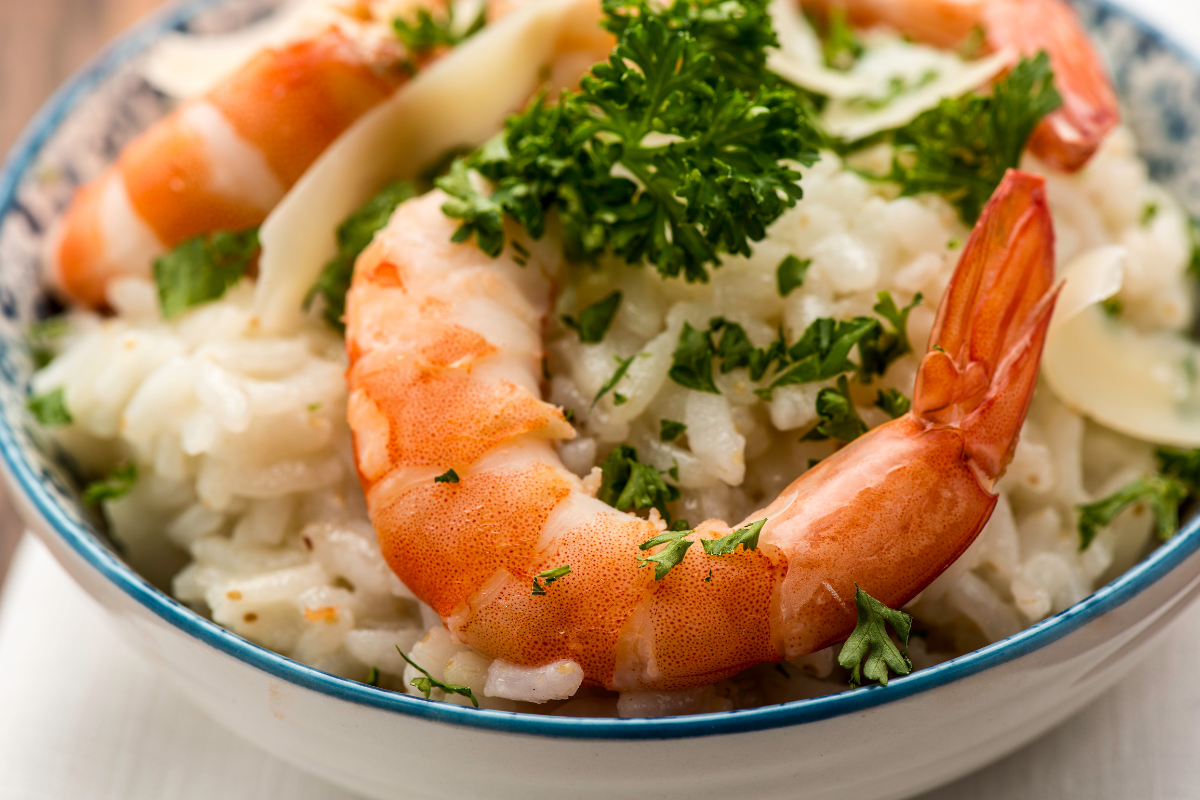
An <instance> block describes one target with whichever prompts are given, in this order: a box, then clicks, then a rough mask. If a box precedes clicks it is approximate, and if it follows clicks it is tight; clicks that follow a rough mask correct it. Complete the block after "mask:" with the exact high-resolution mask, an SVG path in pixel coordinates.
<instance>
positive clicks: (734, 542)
mask: <svg viewBox="0 0 1200 800" xmlns="http://www.w3.org/2000/svg"><path fill="white" fill-rule="evenodd" d="M766 524H767V520H766V518H765V517H764V518H763V519H760V520H758V521H757V522H751V523H750V524H749V525H747V526H746V527H744V528H738V529H737V530H736V531H730V532H729V533H727V534H725V535H724V536H722V537H720V538H719V539H701V540H700V544H701V545H703V547H704V552H705V553H708V554H709V555H710V556H727V555H729V554H730V553H732V552H733V551H734V550H737V547H738V545H739V544H740V545H741V546H742V548H743V549H744V550H756V549H757V548H758V534H759V533H760V532H761V531H762V529H763V525H766Z"/></svg>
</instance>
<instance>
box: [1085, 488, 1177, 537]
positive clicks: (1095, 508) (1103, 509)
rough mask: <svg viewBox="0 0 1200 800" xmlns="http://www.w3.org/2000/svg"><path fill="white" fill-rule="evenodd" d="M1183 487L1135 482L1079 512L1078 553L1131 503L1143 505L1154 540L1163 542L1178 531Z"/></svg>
mask: <svg viewBox="0 0 1200 800" xmlns="http://www.w3.org/2000/svg"><path fill="white" fill-rule="evenodd" d="M1187 493H1188V490H1187V486H1185V485H1184V483H1183V482H1182V481H1180V480H1178V479H1176V478H1172V477H1163V476H1161V475H1151V476H1149V477H1147V478H1139V479H1138V480H1135V481H1133V482H1131V483H1129V484H1126V485H1125V486H1123V487H1121V488H1120V489H1118V490H1117V491H1115V492H1113V493H1112V494H1110V495H1109V496H1108V497H1104V498H1101V499H1100V500H1097V501H1096V502H1094V503H1087V504H1084V505H1080V506H1076V508H1077V509H1079V549H1080V550H1086V549H1088V547H1089V546H1090V545H1091V543H1092V540H1093V539H1095V538H1096V534H1097V533H1098V532H1099V531H1100V529H1101V528H1103V527H1105V526H1107V525H1110V524H1111V523H1112V521H1113V520H1114V519H1116V517H1117V515H1118V514H1120V513H1121V512H1122V511H1124V510H1125V509H1127V508H1129V507H1130V506H1132V505H1133V504H1134V503H1139V502H1141V503H1145V504H1146V505H1147V506H1149V507H1150V510H1151V512H1153V514H1154V521H1155V524H1156V527H1157V529H1158V538H1159V539H1161V540H1162V541H1164V542H1165V541H1166V540H1167V539H1170V538H1171V537H1172V536H1174V535H1175V532H1176V531H1177V530H1179V504H1180V503H1181V502H1182V501H1183V499H1184V498H1185V497H1187Z"/></svg>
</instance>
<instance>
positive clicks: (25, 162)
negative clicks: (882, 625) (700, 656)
mask: <svg viewBox="0 0 1200 800" xmlns="http://www.w3.org/2000/svg"><path fill="white" fill-rule="evenodd" d="M220 2H222V0H191V2H181V3H180V4H178V5H177V6H174V7H169V8H168V9H166V10H164V11H163V12H160V13H157V14H155V15H152V16H151V17H150V18H148V19H147V20H146V21H144V22H142V23H140V24H139V25H137V26H135V27H134V28H133V29H131V30H130V31H129V32H127V33H126V34H124V35H122V36H121V37H119V38H118V39H117V40H116V41H115V42H113V43H112V44H111V45H110V46H109V47H107V48H106V49H105V50H104V51H102V52H101V53H100V54H99V55H98V56H97V57H95V58H94V59H92V60H91V61H90V62H88V63H87V64H86V65H85V66H84V67H82V68H81V69H80V70H79V71H78V72H76V73H75V74H74V75H73V76H72V77H71V78H70V79H69V80H68V81H67V82H66V83H65V84H64V85H63V86H62V87H61V88H60V89H59V90H58V91H57V92H56V93H55V94H54V95H53V96H52V97H51V98H50V99H49V100H48V101H47V102H46V104H45V105H44V106H43V107H42V108H41V110H40V111H39V112H38V113H37V115H35V117H34V118H33V120H32V121H31V122H30V123H29V125H28V126H27V127H26V128H25V130H24V131H23V132H22V134H21V135H20V137H19V138H18V139H17V142H16V144H15V145H14V146H13V148H12V150H11V151H10V152H9V155H8V156H7V157H6V158H5V160H4V164H3V168H2V169H0V219H3V218H4V217H5V216H7V214H8V212H9V210H10V209H11V207H12V205H13V203H14V201H15V199H16V190H17V187H18V185H19V182H20V180H21V178H22V177H23V176H24V174H25V173H26V171H27V170H28V169H29V167H30V166H31V165H32V164H33V163H34V161H35V160H36V158H37V157H38V155H39V154H40V152H41V149H42V147H43V146H44V145H45V143H46V141H47V140H48V139H49V137H50V136H51V135H52V134H53V133H54V132H55V131H56V130H57V128H58V126H59V125H60V124H61V123H62V121H63V120H64V119H65V118H66V117H67V116H68V115H69V114H70V113H71V112H72V111H73V110H74V109H75V108H76V106H77V105H78V103H79V102H80V101H81V100H83V99H84V98H85V97H86V96H87V95H88V93H89V92H90V91H91V90H92V89H94V88H95V87H96V86H97V85H98V84H99V83H101V82H102V81H103V80H104V79H106V78H107V77H108V76H109V75H111V74H112V72H113V71H114V70H116V69H117V68H118V67H120V66H121V65H122V64H124V63H125V62H126V61H128V60H129V59H131V58H133V57H135V56H136V55H138V54H139V53H140V52H142V51H143V50H144V49H145V48H146V47H147V46H149V45H150V44H151V43H152V42H154V41H155V40H156V39H157V38H159V37H160V36H162V35H163V34H164V33H167V32H169V31H172V30H177V29H180V28H182V27H183V26H184V25H185V24H186V23H187V22H188V20H190V19H191V18H192V17H193V16H195V15H196V14H198V13H199V12H201V11H203V10H205V9H207V8H208V7H210V6H214V5H217V4H218V3H220ZM1076 2H1083V3H1086V4H1088V5H1092V6H1095V7H1097V8H1099V9H1101V10H1103V11H1105V12H1107V13H1111V14H1114V15H1117V16H1121V17H1124V18H1126V19H1129V20H1131V21H1132V22H1133V23H1134V24H1135V25H1136V26H1137V27H1138V28H1139V29H1140V32H1141V33H1142V34H1143V35H1145V36H1150V37H1153V38H1155V39H1157V40H1158V41H1159V42H1160V43H1161V44H1162V45H1163V46H1165V47H1166V48H1167V49H1168V50H1171V51H1173V52H1174V53H1175V54H1176V56H1178V57H1179V58H1180V59H1181V60H1183V61H1185V62H1187V63H1189V64H1190V65H1191V66H1192V68H1193V69H1194V70H1195V71H1196V72H1197V73H1200V60H1198V59H1197V58H1196V57H1195V56H1194V55H1193V54H1192V53H1191V52H1190V51H1188V50H1187V49H1186V48H1184V47H1183V46H1181V45H1180V44H1178V43H1177V42H1175V41H1174V40H1172V39H1171V37H1170V36H1169V35H1167V34H1165V33H1163V32H1161V31H1159V30H1158V29H1156V28H1154V27H1153V26H1151V25H1150V24H1149V23H1147V22H1146V21H1145V20H1143V19H1142V18H1141V17H1139V16H1138V15H1136V14H1135V13H1133V12H1130V11H1128V10H1127V9H1125V8H1122V7H1119V6H1117V5H1115V4H1114V3H1112V2H1110V0H1076ZM0 455H2V456H3V459H4V463H5V464H6V466H7V470H8V472H9V474H10V475H11V476H12V478H13V482H14V483H15V484H16V485H17V486H18V487H19V488H20V489H21V491H23V492H24V494H25V496H26V497H27V498H28V499H29V501H30V502H31V504H32V505H33V507H34V508H35V509H36V510H37V512H38V514H39V515H40V516H41V517H42V518H43V519H44V520H45V521H46V522H47V523H48V524H49V527H50V528H51V529H52V530H54V532H55V533H56V534H57V535H58V536H60V537H61V538H62V539H63V541H64V542H65V543H66V544H67V545H68V546H69V547H70V548H71V550H73V551H74V552H75V553H76V555H78V556H79V557H80V558H82V559H83V561H84V562H86V563H87V564H88V565H90V566H91V567H92V568H94V569H96V570H97V571H98V572H99V573H100V574H101V575H103V576H104V577H105V578H106V579H108V580H109V581H111V582H112V583H113V584H115V585H116V586H117V587H118V588H119V589H120V590H121V591H123V592H124V593H125V594H127V595H129V596H130V597H131V598H132V599H133V600H135V601H136V602H138V603H139V604H141V605H142V606H144V607H145V608H146V609H147V610H149V611H150V612H151V613H153V614H155V615H156V616H158V617H159V618H161V619H162V620H163V621H165V622H167V623H168V624H170V625H171V626H173V627H175V628H178V629H179V630H180V631H182V632H183V633H185V634H187V635H190V636H192V637H195V638H196V639H199V640H200V641H201V642H204V643H205V644H208V645H211V646H212V647H214V648H216V649H217V650H218V651H220V652H222V653H224V654H226V655H228V656H231V657H233V658H235V659H237V660H239V661H241V662H243V663H245V664H248V665H249V666H251V667H254V668H256V669H259V670H261V671H263V672H265V673H267V674H269V675H271V676H272V677H274V678H278V679H280V680H283V681H287V682H289V683H292V684H295V685H297V686H302V687H304V688H306V689H310V690H312V691H314V692H319V693H321V694H324V695H327V696H330V697H333V698H337V699H339V700H344V701H347V702H350V703H355V704H358V705H363V706H369V707H372V708H377V709H380V710H383V711H387V712H392V713H396V714H400V715H404V716H411V717H417V718H420V719H424V720H430V721H434V722H441V723H448V724H451V725H458V726H462V727H467V728H475V729H479V730H484V731H500V732H506V733H515V734H523V735H528V736H540V737H552V738H567V739H616V740H642V739H680V738H691V737H700V736H714V735H728V734H736V733H743V732H753V731H765V730H770V729H774V728H781V727H786V726H792V725H800V724H804V723H810V722H817V721H820V720H824V719H829V718H831V717H836V716H841V715H844V714H853V713H856V712H860V711H864V710H866V709H869V708H873V707H875V706H879V705H882V704H884V703H890V702H895V701H898V700H900V699H902V698H906V697H912V696H914V695H918V694H921V693H923V692H928V691H931V690H933V689H936V688H938V687H940V686H944V685H946V684H948V683H952V682H954V681H957V680H960V679H963V678H966V677H968V676H971V675H975V674H978V673H980V672H982V671H984V670H987V669H990V668H991V667H995V666H999V665H1001V664H1004V663H1007V662H1009V661H1012V660H1014V659H1016V658H1020V657H1021V656H1024V655H1026V654H1028V653H1031V652H1033V651H1034V650H1037V649H1039V648H1041V647H1044V646H1046V645H1048V644H1050V643H1052V642H1054V641H1057V640H1058V639H1061V638H1062V637H1064V636H1066V635H1067V634H1069V633H1071V632H1072V631H1074V630H1076V629H1078V628H1080V627H1081V626H1083V625H1085V624H1087V623H1088V622H1090V621H1092V620H1094V619H1096V618H1097V617H1099V616H1101V615H1103V614H1105V613H1107V612H1109V611H1111V610H1113V609H1115V608H1117V607H1118V606H1120V605H1122V604H1123V603H1126V602H1128V601H1129V600H1130V599H1132V598H1133V597H1134V596H1136V595H1137V594H1139V593H1140V592H1142V591H1144V590H1145V589H1146V588H1147V587H1149V586H1150V585H1151V584H1153V583H1154V582H1155V581H1157V580H1159V579H1160V578H1161V577H1163V576H1164V575H1166V574H1167V573H1168V572H1170V571H1171V570H1173V569H1174V568H1176V567H1177V566H1179V565H1180V564H1182V563H1183V561H1184V560H1185V559H1187V557H1188V556H1190V555H1191V554H1193V553H1194V552H1196V551H1197V550H1198V549H1200V516H1197V517H1194V518H1193V519H1192V520H1191V521H1190V522H1189V523H1188V524H1187V525H1185V526H1184V528H1183V530H1181V531H1180V532H1179V533H1178V534H1177V535H1176V536H1174V537H1173V538H1172V539H1171V540H1170V541H1168V542H1166V543H1165V544H1163V545H1162V546H1160V547H1158V548H1157V549H1156V550H1154V552H1152V553H1151V554H1150V555H1149V556H1147V557H1146V558H1145V559H1144V560H1143V561H1141V562H1140V563H1138V564H1137V565H1135V566H1134V567H1133V568H1131V569H1130V570H1129V571H1127V572H1126V573H1124V574H1123V575H1121V576H1120V577H1118V578H1117V579H1115V580H1114V581H1112V582H1111V583H1109V584H1107V585H1105V586H1103V587H1101V588H1100V589H1098V590H1097V591H1096V592H1094V593H1093V594H1091V595H1090V596H1088V597H1087V598H1086V599H1084V600H1082V601H1081V602H1079V603H1077V604H1075V605H1073V606H1071V607H1070V608H1068V609H1066V610H1065V611H1063V612H1061V613H1059V614H1056V615H1054V616H1052V617H1049V618H1047V619H1045V620H1043V621H1041V622H1039V623H1038V624H1036V625H1033V626H1032V627H1030V628H1027V629H1025V630H1023V631H1021V632H1020V633H1017V634H1014V635H1013V636H1010V637H1008V638H1007V639H1003V640H1001V641H999V642H996V643H994V644H991V645H988V646H986V647H983V648H981V649H979V650H976V651H974V652H971V653H968V654H966V655H963V656H960V657H958V658H955V659H952V660H950V661H947V662H944V663H942V664H938V665H936V666H933V667H929V668H927V669H923V670H920V671H919V672H915V673H913V674H911V675H908V676H905V677H903V678H895V679H893V680H892V681H890V682H889V683H888V685H887V686H873V687H869V688H863V689H858V690H856V691H853V692H842V693H839V694H833V695H825V696H822V697H816V698H811V699H808V700H799V701H794V702H790V703H784V704H780V705H773V706H763V707H760V708H753V709H747V710H742V711H726V712H719V713H713V714H700V715H696V716H688V717H667V718H660V719H609V718H602V719H595V718H580V717H551V716H539V715H534V714H518V713H512V712H506V711H491V710H487V709H474V708H469V707H463V706H457V705H452V704H449V703H440V702H435V701H430V700H425V699H423V698H418V697H413V696H411V695H406V694H399V693H395V692H389V691H385V690H382V689H378V688H374V687H371V686H367V685H366V684H362V683H359V682H357V681H352V680H349V679H346V678H340V677H338V676H335V675H330V674H328V673H325V672H321V671H320V670H317V669H313V668H311V667H308V666H305V665H304V664H300V663H298V662H295V661H292V660H291V659H289V658H286V657H285V656H282V655H280V654H278V653H275V652H273V651H270V650H267V649H265V648H263V647H260V646H258V645H256V644H253V643H251V642H249V641H247V640H245V639H243V638H241V637H240V636H237V635H235V634H233V633H231V632H230V631H228V630H226V629H225V628H222V627H220V626H219V625H217V624H216V623H214V622H212V621H210V620H207V619H205V618H204V617H202V616H200V615H199V614H197V613H195V612H194V611H192V610H191V609H189V608H187V607H186V606H183V605H182V604H180V603H179V602H178V601H176V600H174V599H173V598H171V597H170V596H168V595H166V594H165V593H163V592H161V591H159V590H158V589H156V588H154V587H153V586H152V585H150V584H149V583H148V582H147V581H146V580H145V579H144V578H142V577H141V576H140V575H138V574H137V573H135V572H134V571H133V570H132V569H131V568H130V567H129V566H127V565H126V564H125V563H124V562H122V561H120V560H119V559H118V558H117V557H116V556H115V555H114V554H113V553H112V552H111V551H110V550H108V549H107V548H106V547H105V546H104V545H103V544H101V543H100V542H99V541H98V540H97V539H96V538H95V536H94V535H93V534H92V533H90V532H88V531H87V530H86V529H85V528H84V527H82V526H81V525H79V524H77V523H76V522H75V521H74V520H72V519H71V518H70V517H69V516H68V515H67V514H66V513H65V512H64V511H63V509H62V508H60V507H59V506H58V505H57V503H55V501H54V500H53V498H52V497H51V496H50V494H49V492H47V490H46V488H45V486H44V485H43V484H42V483H41V481H39V479H38V476H37V473H36V472H35V470H34V469H33V467H32V466H31V465H30V464H29V462H28V461H27V460H26V459H25V456H24V453H23V452H22V451H21V448H20V446H19V445H18V444H17V441H16V438H15V436H14V434H13V431H12V429H11V428H10V426H9V423H8V421H7V420H0Z"/></svg>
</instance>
